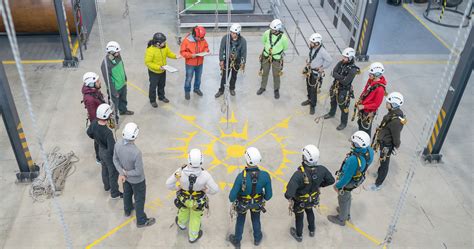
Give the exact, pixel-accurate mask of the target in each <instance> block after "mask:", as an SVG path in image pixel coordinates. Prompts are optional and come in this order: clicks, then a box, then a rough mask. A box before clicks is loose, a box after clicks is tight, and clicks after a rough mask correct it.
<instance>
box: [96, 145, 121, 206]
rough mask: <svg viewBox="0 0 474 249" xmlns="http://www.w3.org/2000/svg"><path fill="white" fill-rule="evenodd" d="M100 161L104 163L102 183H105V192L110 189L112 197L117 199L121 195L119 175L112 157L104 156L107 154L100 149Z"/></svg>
mask: <svg viewBox="0 0 474 249" xmlns="http://www.w3.org/2000/svg"><path fill="white" fill-rule="evenodd" d="M99 150H100V152H99V155H100V161H101V163H102V182H103V183H104V190H108V189H110V196H111V197H117V196H119V195H120V191H119V186H118V182H117V181H118V175H119V173H118V172H117V169H115V166H114V162H113V160H112V156H110V155H104V154H105V152H104V151H103V150H102V149H99Z"/></svg>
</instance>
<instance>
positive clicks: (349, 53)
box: [342, 48, 356, 60]
mask: <svg viewBox="0 0 474 249" xmlns="http://www.w3.org/2000/svg"><path fill="white" fill-rule="evenodd" d="M355 55H356V51H355V50H354V49H353V48H346V49H344V51H342V56H344V57H347V58H349V60H352V59H354V57H355Z"/></svg>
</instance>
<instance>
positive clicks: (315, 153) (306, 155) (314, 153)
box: [303, 144, 319, 166]
mask: <svg viewBox="0 0 474 249" xmlns="http://www.w3.org/2000/svg"><path fill="white" fill-rule="evenodd" d="M303 160H304V161H305V162H306V163H307V164H308V166H316V163H317V162H318V160H319V149H318V147H316V146H315V145H312V144H308V145H306V146H305V147H304V148H303Z"/></svg>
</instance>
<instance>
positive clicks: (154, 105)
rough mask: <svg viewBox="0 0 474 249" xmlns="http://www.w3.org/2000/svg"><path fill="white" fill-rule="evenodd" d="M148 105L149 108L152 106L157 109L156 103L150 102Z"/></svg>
mask: <svg viewBox="0 0 474 249" xmlns="http://www.w3.org/2000/svg"><path fill="white" fill-rule="evenodd" d="M150 104H151V106H153V108H157V107H158V103H156V102H151V103H150Z"/></svg>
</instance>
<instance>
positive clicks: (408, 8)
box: [403, 4, 458, 54]
mask: <svg viewBox="0 0 474 249" xmlns="http://www.w3.org/2000/svg"><path fill="white" fill-rule="evenodd" d="M403 8H404V9H405V10H406V11H408V13H410V14H411V15H412V16H413V17H414V18H415V19H416V20H418V22H420V23H421V25H423V27H425V29H426V30H428V31H429V32H430V33H431V34H432V35H433V36H434V37H435V38H436V39H437V40H438V41H439V42H440V43H441V44H443V46H445V47H446V48H447V49H448V50H449V51H450V52H454V53H456V54H457V53H458V52H457V51H454V50H453V49H451V47H450V46H449V45H448V44H447V43H446V42H445V41H444V40H443V39H441V37H440V36H439V35H438V34H436V33H435V32H434V31H433V30H432V29H431V28H430V27H428V25H427V24H426V23H425V22H424V21H423V20H421V18H419V17H418V16H417V15H416V13H415V11H413V10H412V9H411V8H410V7H408V5H407V4H403Z"/></svg>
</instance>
